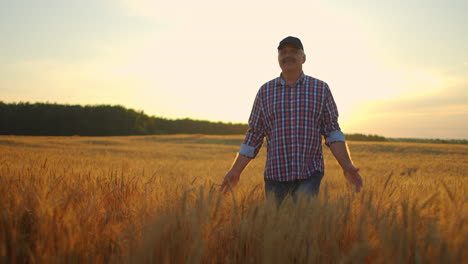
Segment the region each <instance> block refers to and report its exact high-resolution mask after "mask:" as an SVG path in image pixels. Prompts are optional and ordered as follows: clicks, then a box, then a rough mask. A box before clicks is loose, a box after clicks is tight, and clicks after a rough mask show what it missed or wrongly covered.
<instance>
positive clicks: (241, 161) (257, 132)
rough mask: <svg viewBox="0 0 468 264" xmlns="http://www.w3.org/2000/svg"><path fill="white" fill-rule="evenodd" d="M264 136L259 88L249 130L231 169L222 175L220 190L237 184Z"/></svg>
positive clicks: (226, 189) (255, 154) (260, 145)
mask: <svg viewBox="0 0 468 264" xmlns="http://www.w3.org/2000/svg"><path fill="white" fill-rule="evenodd" d="M264 137H265V134H264V124H263V111H262V106H261V91H260V90H259V91H258V93H257V96H256V97H255V101H254V105H253V108H252V112H251V113H250V118H249V130H248V131H247V133H246V135H245V139H244V142H243V143H242V145H241V147H240V150H239V153H238V154H237V157H236V159H235V160H234V163H233V164H232V167H231V169H230V170H229V171H228V172H227V173H226V175H225V176H224V180H223V183H222V184H221V191H223V192H224V193H226V192H227V191H228V190H229V189H230V188H231V187H234V186H236V185H237V182H239V179H240V175H241V173H242V171H243V170H244V168H245V167H246V166H247V164H249V162H250V161H251V160H252V159H254V158H255V157H256V156H257V154H258V152H259V151H260V148H261V147H262V145H263V138H264Z"/></svg>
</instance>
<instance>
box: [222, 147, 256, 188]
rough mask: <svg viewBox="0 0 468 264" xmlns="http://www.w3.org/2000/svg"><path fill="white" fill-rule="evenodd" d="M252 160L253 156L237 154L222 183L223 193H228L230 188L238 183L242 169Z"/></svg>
mask: <svg viewBox="0 0 468 264" xmlns="http://www.w3.org/2000/svg"><path fill="white" fill-rule="evenodd" d="M251 160H252V158H249V157H247V156H244V155H241V154H237V157H236V159H235V160H234V163H233V164H232V167H231V169H230V170H229V171H228V172H227V173H226V175H225V176H224V180H223V183H222V184H221V191H222V192H223V193H226V192H227V191H228V190H229V189H230V188H233V187H234V186H236V185H237V183H238V182H239V179H240V175H241V173H242V171H243V170H244V168H245V167H246V166H247V164H249V162H250V161H251Z"/></svg>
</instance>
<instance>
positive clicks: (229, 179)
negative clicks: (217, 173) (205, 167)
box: [221, 169, 240, 194]
mask: <svg viewBox="0 0 468 264" xmlns="http://www.w3.org/2000/svg"><path fill="white" fill-rule="evenodd" d="M239 179H240V172H237V171H235V170H232V169H231V170H229V171H228V172H227V173H226V175H225V176H224V181H223V183H222V184H221V191H222V192H223V193H224V194H226V193H227V192H228V191H229V190H230V189H231V188H234V187H235V186H236V185H237V183H238V182H239Z"/></svg>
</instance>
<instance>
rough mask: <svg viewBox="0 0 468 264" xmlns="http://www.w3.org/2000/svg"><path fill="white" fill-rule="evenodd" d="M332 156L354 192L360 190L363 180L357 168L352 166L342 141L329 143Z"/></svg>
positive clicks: (344, 143)
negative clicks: (354, 189) (352, 186)
mask: <svg viewBox="0 0 468 264" xmlns="http://www.w3.org/2000/svg"><path fill="white" fill-rule="evenodd" d="M329 147H330V150H331V152H332V153H333V156H335V159H336V160H337V161H338V163H339V164H340V166H341V168H343V173H344V175H345V177H346V179H347V180H348V181H349V182H350V183H351V184H353V185H354V186H355V188H356V192H359V191H361V188H362V185H363V181H362V177H361V175H360V174H359V169H358V168H356V167H354V165H353V162H352V161H351V158H350V157H349V152H348V147H347V146H346V142H344V141H335V142H332V143H330V145H329Z"/></svg>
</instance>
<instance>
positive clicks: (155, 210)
mask: <svg viewBox="0 0 468 264" xmlns="http://www.w3.org/2000/svg"><path fill="white" fill-rule="evenodd" d="M242 138H243V137H242V136H202V135H175V136H131V137H19V136H0V263H468V239H467V237H468V236H467V235H468V227H467V224H466V221H467V216H468V208H467V206H466V203H467V202H468V192H467V191H468V177H467V176H468V146H466V145H442V144H437V145H436V144H418V143H385V142H382V143H375V142H348V144H349V148H350V151H351V154H352V158H353V160H354V162H355V164H356V165H357V166H358V167H359V168H360V169H361V173H362V176H363V178H364V188H363V191H362V192H361V193H359V194H355V193H352V192H351V189H350V187H349V186H348V185H347V184H346V182H345V180H344V177H343V176H342V174H341V171H340V168H339V166H338V164H337V163H336V161H335V160H334V159H333V157H332V155H331V153H330V151H329V150H328V149H325V152H324V155H325V163H326V172H325V177H324V179H323V181H322V185H321V191H320V194H319V196H318V197H317V198H316V199H313V200H312V201H309V202H307V201H304V200H302V201H300V202H299V203H298V204H296V205H295V204H293V203H292V201H291V200H286V201H285V202H284V203H283V204H282V205H281V207H280V208H276V206H275V205H274V204H272V203H269V202H267V201H265V198H264V189H263V167H264V164H265V157H266V149H265V147H264V148H263V149H262V151H261V152H260V154H259V156H258V157H257V158H256V159H255V160H253V161H252V162H251V163H250V164H249V166H248V167H247V168H246V170H245V171H244V173H243V174H242V177H241V181H240V183H239V185H238V186H237V187H236V188H235V189H233V190H232V192H230V193H228V194H227V195H225V196H224V195H222V194H220V192H219V186H218V185H217V184H220V183H221V182H222V179H223V176H224V174H225V173H226V171H227V170H228V169H229V168H230V165H231V163H232V161H233V159H234V157H235V155H236V152H237V151H238V149H239V145H240V143H241V142H242Z"/></svg>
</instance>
